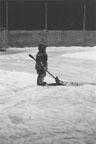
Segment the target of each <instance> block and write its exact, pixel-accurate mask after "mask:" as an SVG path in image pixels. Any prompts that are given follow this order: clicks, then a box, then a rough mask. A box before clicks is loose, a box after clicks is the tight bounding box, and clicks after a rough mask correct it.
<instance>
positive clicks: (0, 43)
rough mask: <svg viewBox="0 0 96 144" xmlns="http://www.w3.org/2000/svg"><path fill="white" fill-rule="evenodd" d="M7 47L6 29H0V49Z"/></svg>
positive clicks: (3, 49)
mask: <svg viewBox="0 0 96 144" xmlns="http://www.w3.org/2000/svg"><path fill="white" fill-rule="evenodd" d="M6 47H7V31H6V30H5V29H0V51H5V50H6Z"/></svg>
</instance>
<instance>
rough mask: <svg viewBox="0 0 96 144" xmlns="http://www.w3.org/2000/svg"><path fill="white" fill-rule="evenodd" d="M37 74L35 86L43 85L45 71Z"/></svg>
mask: <svg viewBox="0 0 96 144" xmlns="http://www.w3.org/2000/svg"><path fill="white" fill-rule="evenodd" d="M37 73H38V77H37V85H45V84H46V82H44V78H45V76H46V72H45V71H42V72H40V71H37Z"/></svg>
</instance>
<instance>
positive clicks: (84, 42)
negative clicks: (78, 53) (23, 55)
mask: <svg viewBox="0 0 96 144" xmlns="http://www.w3.org/2000/svg"><path fill="white" fill-rule="evenodd" d="M40 42H45V43H47V45H49V46H95V45H96V31H9V32H8V46H10V47H31V46H37V45H38V44H39V43H40Z"/></svg>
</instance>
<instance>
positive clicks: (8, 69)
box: [0, 47, 96, 144]
mask: <svg viewBox="0 0 96 144" xmlns="http://www.w3.org/2000/svg"><path fill="white" fill-rule="evenodd" d="M29 53H30V54H32V55H33V56H35V55H36V53H37V48H36V47H32V48H8V49H7V51H6V52H0V144H96V86H95V85H91V83H94V84H95V83H96V47H48V48H47V53H48V56H49V58H48V67H49V71H50V72H51V73H52V74H53V75H54V76H58V77H59V79H60V80H63V81H64V80H65V81H68V82H70V81H72V82H75V81H76V82H84V83H85V82H86V83H89V84H84V85H81V86H45V87H40V86H37V85H36V79H37V74H36V71H35V69H34V67H35V63H34V61H33V60H32V59H31V58H29V57H28V55H29ZM46 81H47V82H48V83H53V82H55V81H54V79H53V78H52V77H51V76H50V75H49V74H47V77H46Z"/></svg>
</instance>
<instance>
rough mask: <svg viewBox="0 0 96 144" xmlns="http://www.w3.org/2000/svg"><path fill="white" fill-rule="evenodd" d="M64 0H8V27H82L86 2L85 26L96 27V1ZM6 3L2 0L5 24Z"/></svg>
mask: <svg viewBox="0 0 96 144" xmlns="http://www.w3.org/2000/svg"><path fill="white" fill-rule="evenodd" d="M85 2H86V3H84V2H83V0H78V1H76V0H71V1H68V0H65V1H48V2H47V27H46V21H45V20H46V19H45V17H46V10H45V6H46V3H45V2H44V1H23V2H22V1H9V2H8V29H9V30H44V29H45V28H47V30H82V29H83V24H84V4H86V12H85V14H86V16H85V29H86V30H96V1H93V0H91V1H88V0H86V1H85ZM5 7H6V5H5V2H4V1H2V9H1V15H2V16H1V17H2V18H1V21H2V25H3V26H5V25H6V22H5V19H6V9H5Z"/></svg>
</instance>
